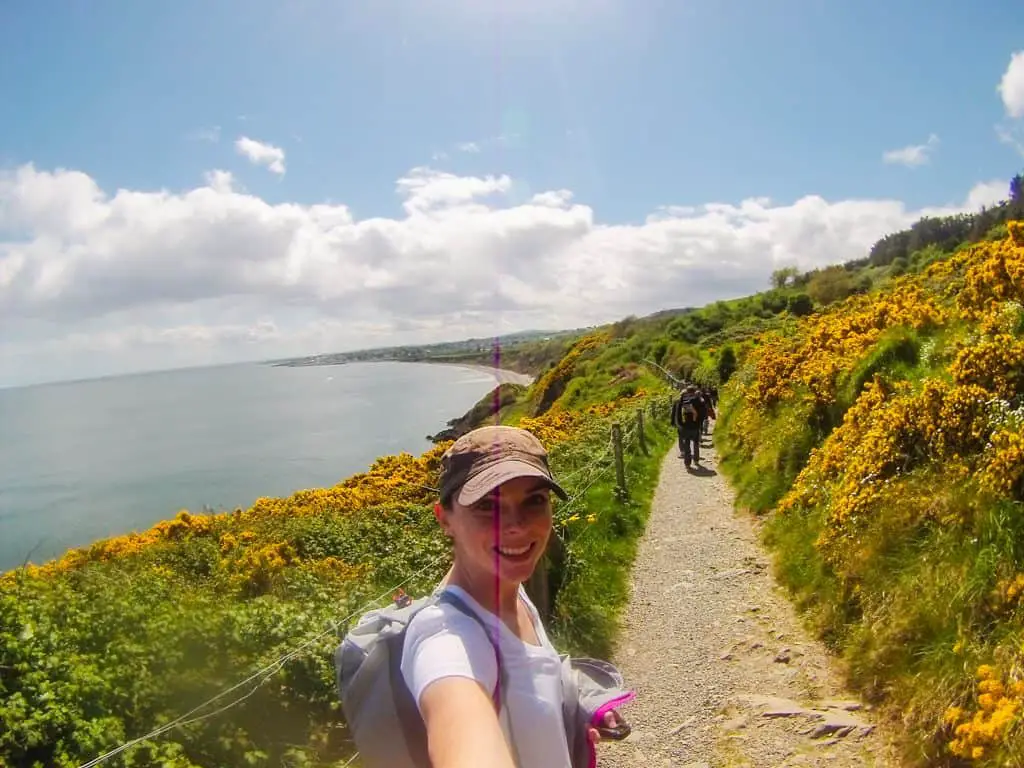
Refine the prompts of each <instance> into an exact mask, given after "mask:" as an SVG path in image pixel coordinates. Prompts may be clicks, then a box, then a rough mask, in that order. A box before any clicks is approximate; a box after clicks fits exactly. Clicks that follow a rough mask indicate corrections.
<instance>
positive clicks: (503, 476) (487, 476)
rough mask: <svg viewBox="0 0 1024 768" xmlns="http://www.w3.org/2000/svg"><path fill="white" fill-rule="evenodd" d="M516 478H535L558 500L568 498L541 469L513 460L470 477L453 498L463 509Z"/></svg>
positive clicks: (499, 463)
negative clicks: (541, 481) (556, 496)
mask: <svg viewBox="0 0 1024 768" xmlns="http://www.w3.org/2000/svg"><path fill="white" fill-rule="evenodd" d="M517 477H536V478H538V479H540V480H543V481H544V485H545V486H547V487H548V488H550V489H551V490H552V491H553V492H554V493H555V494H557V495H558V496H559V498H561V499H563V500H565V499H567V498H569V495H568V494H567V493H566V492H565V491H564V490H562V487H561V486H560V485H559V484H558V483H556V482H555V481H554V480H552V479H551V477H550V476H549V475H547V474H545V472H544V471H543V470H542V469H538V468H537V467H535V466H533V465H532V464H527V463H526V462H525V461H516V460H515V459H509V460H508V461H500V462H498V463H497V464H495V465H494V466H492V467H488V468H487V469H485V470H484V471H483V472H481V473H480V474H479V475H476V476H475V477H471V478H470V479H469V480H467V481H466V483H465V484H464V485H463V486H462V488H460V489H459V492H458V493H457V494H456V496H455V498H456V500H457V501H458V502H459V504H461V505H462V506H464V507H469V506H472V505H473V504H476V503H477V502H478V501H480V499H482V498H483V497H484V496H486V495H487V494H488V493H490V492H491V491H493V490H494V489H495V488H497V487H498V486H499V485H502V484H504V483H507V482H508V481H509V480H515V479H516V478H517Z"/></svg>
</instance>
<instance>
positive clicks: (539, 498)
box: [526, 493, 548, 506]
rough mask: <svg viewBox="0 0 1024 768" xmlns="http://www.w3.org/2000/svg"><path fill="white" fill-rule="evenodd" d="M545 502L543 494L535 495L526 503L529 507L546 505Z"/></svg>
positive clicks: (545, 498) (545, 497)
mask: <svg viewBox="0 0 1024 768" xmlns="http://www.w3.org/2000/svg"><path fill="white" fill-rule="evenodd" d="M547 500H548V498H547V496H545V495H544V494H543V493H535V494H534V495H533V496H531V497H530V498H528V499H527V500H526V503H527V504H529V505H530V506H537V505H539V504H545V503H547Z"/></svg>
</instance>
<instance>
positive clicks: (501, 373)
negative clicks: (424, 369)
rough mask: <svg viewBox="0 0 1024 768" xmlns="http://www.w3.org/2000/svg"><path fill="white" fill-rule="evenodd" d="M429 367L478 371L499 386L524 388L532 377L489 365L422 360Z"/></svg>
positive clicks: (531, 380) (530, 381)
mask: <svg viewBox="0 0 1024 768" xmlns="http://www.w3.org/2000/svg"><path fill="white" fill-rule="evenodd" d="M423 362H426V363H429V364H430V365H456V366H458V367H459V368H468V369H470V370H473V371H480V372H481V373H486V374H489V375H491V376H493V377H494V378H495V380H496V381H497V382H498V383H499V384H522V385H523V386H525V387H528V386H530V385H531V384H532V383H533V376H530V375H528V374H525V373H517V372H515V371H510V370H508V369H506V368H495V367H493V366H490V365H474V364H473V363H443V362H437V361H434V360H424V361H423Z"/></svg>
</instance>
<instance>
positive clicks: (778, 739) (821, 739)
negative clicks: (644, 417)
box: [598, 439, 897, 768]
mask: <svg viewBox="0 0 1024 768" xmlns="http://www.w3.org/2000/svg"><path fill="white" fill-rule="evenodd" d="M707 445H708V440H707V439H705V446H707ZM701 453H702V458H703V464H702V467H703V468H702V469H698V470H695V471H693V472H687V471H686V469H685V468H684V466H683V462H682V459H680V458H678V451H677V450H676V449H675V448H673V449H672V450H671V451H670V452H669V454H668V455H667V456H666V457H665V461H664V464H663V465H662V471H661V479H660V482H659V484H658V489H657V492H656V494H655V497H654V505H653V509H652V512H651V518H650V521H649V522H648V526H647V532H646V534H645V536H644V539H643V541H642V542H641V545H640V550H639V553H638V556H637V560H636V564H635V566H634V570H633V592H632V598H631V601H630V605H629V607H628V609H627V611H626V614H625V621H624V626H623V631H622V635H621V637H620V641H619V649H618V653H617V658H616V659H615V661H616V663H617V664H618V666H619V668H620V669H621V670H622V672H623V674H624V675H625V676H626V679H627V681H628V683H629V684H630V685H631V686H632V687H634V688H635V689H636V691H637V693H638V697H637V700H636V701H635V702H633V703H632V704H629V705H628V706H627V708H626V709H625V710H624V714H625V715H626V716H627V717H628V718H629V720H630V721H631V723H632V724H633V733H632V735H631V736H630V737H629V738H628V739H627V740H625V741H623V742H620V743H606V744H602V745H601V747H600V759H599V760H598V765H599V766H601V768H606V767H609V766H610V767H613V768H615V767H621V766H638V765H645V766H647V765H649V766H673V768H712V767H717V766H729V767H730V768H733V767H739V766H757V767H758V768H760V767H761V766H764V767H765V768H767V767H768V766H771V767H772V768H778V767H781V766H819V765H820V766H824V765H828V766H836V767H838V768H846V766H851V767H852V766H878V767H879V768H881V766H887V767H891V766H896V765H897V762H896V761H895V760H894V759H893V758H892V757H891V755H890V753H889V751H888V750H887V748H886V747H885V745H884V744H883V743H882V739H881V738H880V736H879V735H878V733H877V732H876V731H875V729H874V726H873V725H872V722H871V713H870V712H869V711H868V710H867V709H866V708H865V707H863V706H862V705H861V704H860V702H858V701H856V700H855V699H854V698H853V697H852V696H850V695H849V694H848V693H846V692H844V690H843V687H842V684H841V680H840V676H839V674H838V673H837V671H836V669H835V667H834V664H833V663H832V662H831V661H830V660H829V659H828V657H827V656H826V653H825V650H824V648H823V647H822V646H821V644H820V643H818V642H816V641H815V640H814V639H813V638H812V637H811V636H810V635H809V634H808V633H807V632H806V631H805V630H804V629H803V628H802V626H801V624H800V622H799V620H798V618H797V616H796V614H795V612H794V609H793V607H792V605H791V603H790V602H789V601H788V600H787V598H786V596H785V595H784V594H783V592H782V591H781V589H780V588H779V587H778V586H776V585H775V583H774V580H773V579H772V577H771V573H770V568H769V559H768V556H767V555H766V553H765V552H764V551H763V550H762V548H761V547H760V545H759V544H758V543H757V540H756V536H755V534H754V530H753V526H752V524H751V521H750V520H749V519H747V518H745V517H743V516H742V515H741V514H738V513H735V512H734V511H733V503H732V502H733V495H732V491H731V490H730V489H729V487H728V485H727V483H726V481H725V478H724V477H723V476H722V475H720V474H718V473H717V469H716V465H717V458H716V456H715V453H714V450H713V449H711V448H709V447H705V448H702V451H701Z"/></svg>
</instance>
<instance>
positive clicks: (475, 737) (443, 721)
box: [420, 677, 516, 768]
mask: <svg viewBox="0 0 1024 768" xmlns="http://www.w3.org/2000/svg"><path fill="white" fill-rule="evenodd" d="M420 711H421V712H422V713H423V721H424V722H425V723H426V726H427V746H428V749H429V751H430V764H431V766H432V768H516V766H515V763H514V762H513V760H512V755H511V754H510V753H509V749H508V745H507V744H506V743H505V735H504V733H502V730H501V726H500V725H499V724H498V716H497V713H496V712H495V711H494V702H493V700H492V699H491V697H490V696H489V695H488V694H487V692H486V691H485V690H484V688H483V686H482V685H480V683H478V682H476V681H475V680H470V679H469V678H465V677H444V678H441V679H440V680H436V681H434V682H433V683H431V684H430V685H428V686H427V687H426V688H425V689H424V690H423V694H422V695H421V696H420Z"/></svg>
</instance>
